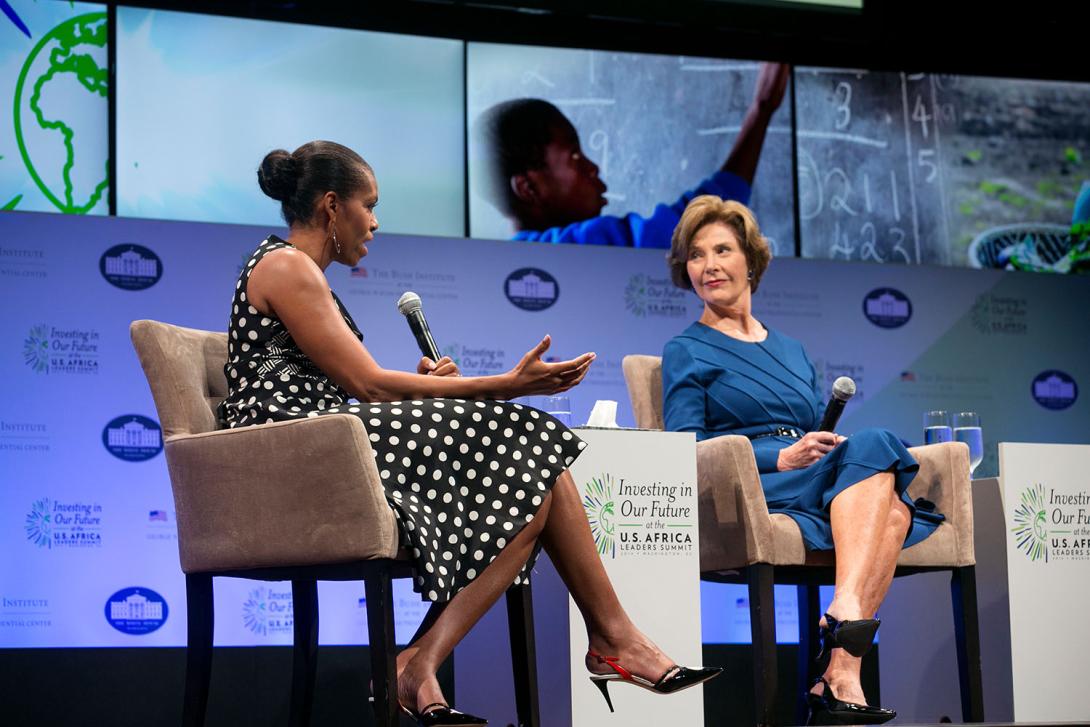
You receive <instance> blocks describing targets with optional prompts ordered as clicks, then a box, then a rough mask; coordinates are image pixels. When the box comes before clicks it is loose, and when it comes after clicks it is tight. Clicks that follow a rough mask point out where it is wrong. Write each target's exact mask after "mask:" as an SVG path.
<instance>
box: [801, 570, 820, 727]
mask: <svg viewBox="0 0 1090 727" xmlns="http://www.w3.org/2000/svg"><path fill="white" fill-rule="evenodd" d="M819 595H820V593H819V590H818V586H814V585H801V586H798V598H799V678H798V688H797V690H798V697H799V700H798V703H797V704H796V707H795V724H806V718H807V716H808V714H809V711H810V706H809V704H808V703H807V701H806V693H807V692H808V691H810V685H811V682H812V681H813V680H814V677H816V676H817V674H815V673H814V672H815V671H816V670H817V655H818V649H819V648H820V641H819V640H818V620H819V619H820V616H819V614H818V611H820V610H821V601H820V600H819Z"/></svg>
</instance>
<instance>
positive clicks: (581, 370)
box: [510, 336, 595, 398]
mask: <svg viewBox="0 0 1090 727" xmlns="http://www.w3.org/2000/svg"><path fill="white" fill-rule="evenodd" d="M551 343H552V339H551V338H550V337H549V336H545V338H543V339H541V343H539V344H537V345H536V346H534V347H533V348H532V349H530V350H529V351H527V352H526V355H525V356H523V357H522V360H521V361H519V362H518V364H517V365H516V366H515V368H513V369H511V372H510V376H511V378H512V386H511V388H512V391H511V394H510V395H511V397H512V398H514V397H517V396H530V395H532V394H555V393H557V392H560V391H567V390H568V389H570V388H572V387H573V386H575V385H576V384H578V383H579V382H580V381H582V380H583V377H584V376H586V375H587V370H588V369H589V368H590V364H591V362H592V361H594V359H595V354H593V353H584V354H583V355H582V356H579V357H578V358H573V359H570V360H568V361H556V362H553V363H548V362H545V361H542V360H541V357H542V355H544V353H545V352H546V351H548V350H549V345H550V344H551Z"/></svg>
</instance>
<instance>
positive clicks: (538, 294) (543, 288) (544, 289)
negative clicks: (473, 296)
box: [503, 268, 560, 311]
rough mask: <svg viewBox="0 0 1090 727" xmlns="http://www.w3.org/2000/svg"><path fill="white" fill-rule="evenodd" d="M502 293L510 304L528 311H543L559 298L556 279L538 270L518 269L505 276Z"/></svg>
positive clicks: (558, 287)
mask: <svg viewBox="0 0 1090 727" xmlns="http://www.w3.org/2000/svg"><path fill="white" fill-rule="evenodd" d="M503 293H504V295H506V296H507V300H509V301H511V304H512V305H514V306H516V307H518V308H522V309H523V310H528V311H539V310H545V309H546V308H548V307H550V306H551V305H552V304H553V303H555V302H556V299H557V298H559V297H560V285H559V284H558V283H557V282H556V278H554V277H553V276H552V275H549V274H548V273H547V272H545V271H544V270H541V269H539V268H519V269H518V270H516V271H515V272H513V273H511V274H510V275H508V276H507V280H505V281H504V283H503Z"/></svg>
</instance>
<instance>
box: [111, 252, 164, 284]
mask: <svg viewBox="0 0 1090 727" xmlns="http://www.w3.org/2000/svg"><path fill="white" fill-rule="evenodd" d="M98 271H99V272H100V273H102V277H104V278H105V279H106V281H107V282H108V283H109V284H110V285H112V286H114V287H115V288H121V289H122V290H144V289H145V288H150V287H151V286H153V285H155V284H156V283H157V282H159V278H161V277H163V262H162V261H161V260H160V259H159V256H158V255H156V254H155V253H154V252H152V251H151V250H149V249H148V248H146V247H144V246H142V245H132V244H126V245H114V246H113V247H111V248H110V249H109V250H107V251H106V252H104V253H102V257H101V258H99V260H98Z"/></svg>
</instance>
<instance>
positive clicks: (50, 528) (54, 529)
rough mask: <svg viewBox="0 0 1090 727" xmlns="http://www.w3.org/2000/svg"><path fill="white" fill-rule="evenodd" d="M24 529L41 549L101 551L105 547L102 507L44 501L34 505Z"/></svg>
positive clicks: (28, 538) (81, 503)
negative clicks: (103, 542) (100, 548)
mask: <svg viewBox="0 0 1090 727" xmlns="http://www.w3.org/2000/svg"><path fill="white" fill-rule="evenodd" d="M23 529H24V530H25V531H26V539H27V540H28V541H29V542H31V543H33V544H34V545H36V546H37V547H39V548H46V549H50V550H51V549H53V548H97V547H100V546H101V545H102V505H100V504H99V503H97V502H91V503H87V502H58V501H56V500H52V499H50V498H48V497H43V498H41V499H40V500H35V501H34V502H33V503H32V504H31V506H30V511H29V512H28V513H27V514H26V519H25V520H24V524H23Z"/></svg>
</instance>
